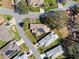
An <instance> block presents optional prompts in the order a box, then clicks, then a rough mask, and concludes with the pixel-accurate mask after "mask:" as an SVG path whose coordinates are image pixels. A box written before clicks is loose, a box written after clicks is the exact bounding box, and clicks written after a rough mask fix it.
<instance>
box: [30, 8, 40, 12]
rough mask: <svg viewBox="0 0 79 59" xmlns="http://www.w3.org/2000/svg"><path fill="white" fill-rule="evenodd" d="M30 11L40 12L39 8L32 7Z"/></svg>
mask: <svg viewBox="0 0 79 59" xmlns="http://www.w3.org/2000/svg"><path fill="white" fill-rule="evenodd" d="M29 10H30V11H31V12H40V9H39V7H30V8H29Z"/></svg>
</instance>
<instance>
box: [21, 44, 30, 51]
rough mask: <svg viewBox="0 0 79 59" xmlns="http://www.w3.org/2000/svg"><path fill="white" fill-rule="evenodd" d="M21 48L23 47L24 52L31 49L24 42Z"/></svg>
mask: <svg viewBox="0 0 79 59" xmlns="http://www.w3.org/2000/svg"><path fill="white" fill-rule="evenodd" d="M20 48H21V50H22V51H23V52H28V51H29V48H28V47H27V46H26V44H24V43H23V44H22V45H21V46H20Z"/></svg>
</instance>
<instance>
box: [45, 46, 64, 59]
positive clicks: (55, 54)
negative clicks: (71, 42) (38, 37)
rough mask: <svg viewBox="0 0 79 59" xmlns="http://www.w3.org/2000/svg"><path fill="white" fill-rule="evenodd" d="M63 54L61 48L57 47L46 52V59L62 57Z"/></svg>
mask: <svg viewBox="0 0 79 59" xmlns="http://www.w3.org/2000/svg"><path fill="white" fill-rule="evenodd" d="M63 53H64V51H63V49H62V46H61V45H58V46H56V47H55V48H53V49H51V50H49V51H47V52H46V56H47V57H52V59H55V58H57V57H58V56H60V55H62V54H63Z"/></svg>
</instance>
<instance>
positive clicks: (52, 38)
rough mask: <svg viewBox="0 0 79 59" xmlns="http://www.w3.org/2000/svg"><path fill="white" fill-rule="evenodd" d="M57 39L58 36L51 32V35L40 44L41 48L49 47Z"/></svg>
mask: <svg viewBox="0 0 79 59" xmlns="http://www.w3.org/2000/svg"><path fill="white" fill-rule="evenodd" d="M57 39H58V35H57V34H55V33H54V32H51V33H49V34H47V35H46V36H45V37H43V38H42V39H41V40H40V41H39V42H38V43H39V44H40V45H41V46H43V45H44V46H48V45H50V44H51V43H53V42H54V41H55V40H57Z"/></svg>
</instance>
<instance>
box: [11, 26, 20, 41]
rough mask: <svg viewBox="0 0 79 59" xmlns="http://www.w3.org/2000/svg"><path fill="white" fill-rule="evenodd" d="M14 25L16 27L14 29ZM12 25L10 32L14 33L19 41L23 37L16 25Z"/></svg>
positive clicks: (15, 38)
mask: <svg viewBox="0 0 79 59" xmlns="http://www.w3.org/2000/svg"><path fill="white" fill-rule="evenodd" d="M12 27H14V30H13V29H12ZM12 27H11V29H10V33H11V34H13V35H14V40H16V41H19V40H20V39H21V37H20V35H19V33H18V31H17V29H16V26H12Z"/></svg>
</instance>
